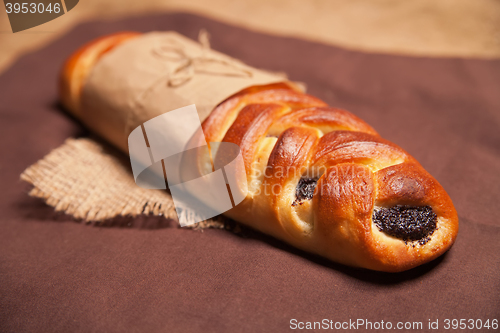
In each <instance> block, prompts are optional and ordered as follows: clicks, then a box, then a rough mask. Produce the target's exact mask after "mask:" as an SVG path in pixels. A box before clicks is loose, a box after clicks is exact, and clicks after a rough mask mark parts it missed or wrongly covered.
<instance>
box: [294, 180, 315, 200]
mask: <svg viewBox="0 0 500 333" xmlns="http://www.w3.org/2000/svg"><path fill="white" fill-rule="evenodd" d="M317 183H318V178H300V180H299V183H298V184H297V187H296V188H295V200H294V201H293V203H292V206H297V204H299V205H302V203H303V201H304V200H311V199H312V197H313V195H314V189H315V188H316V184H317Z"/></svg>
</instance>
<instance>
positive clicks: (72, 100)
mask: <svg viewBox="0 0 500 333" xmlns="http://www.w3.org/2000/svg"><path fill="white" fill-rule="evenodd" d="M139 35H140V33H138V32H118V33H115V34H111V35H107V36H103V37H101V38H97V39H94V40H92V41H90V42H89V43H87V44H85V45H83V46H82V47H80V48H79V49H78V50H76V51H75V52H74V53H73V54H72V55H71V56H70V57H69V58H68V59H67V60H66V62H65V63H64V65H63V67H62V70H61V73H60V75H59V96H60V99H61V103H62V104H63V106H64V107H65V108H66V109H67V110H68V111H70V112H71V113H73V114H74V115H76V116H78V115H79V112H80V94H81V91H82V88H83V84H84V82H85V79H86V78H87V76H88V75H89V73H90V70H91V69H92V68H93V67H94V65H95V63H96V62H97V61H98V60H99V58H100V57H102V56H103V55H104V54H105V53H106V52H109V51H110V50H112V49H113V48H114V47H116V46H118V45H120V44H121V43H123V42H125V41H127V40H130V39H131V38H135V37H137V36H139Z"/></svg>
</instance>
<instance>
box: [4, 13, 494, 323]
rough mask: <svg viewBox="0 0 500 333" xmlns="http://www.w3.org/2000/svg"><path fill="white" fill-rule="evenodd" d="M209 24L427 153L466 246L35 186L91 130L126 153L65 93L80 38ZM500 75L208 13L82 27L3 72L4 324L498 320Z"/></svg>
mask: <svg viewBox="0 0 500 333" xmlns="http://www.w3.org/2000/svg"><path fill="white" fill-rule="evenodd" d="M201 28H206V29H207V30H208V31H209V33H210V34H211V35H212V39H211V42H212V47H213V48H214V49H216V50H218V51H220V52H223V53H226V54H229V55H230V56H233V57H235V58H238V59H241V60H242V61H244V62H245V63H247V64H249V65H252V66H255V67H257V68H265V69H269V70H271V71H284V72H286V73H288V74H289V77H290V78H291V79H292V80H297V81H302V82H305V83H307V85H308V92H310V93H311V94H313V95H315V96H318V97H319V98H321V99H324V100H325V101H326V102H328V103H329V104H330V105H334V106H339V107H342V108H345V109H347V110H350V111H352V112H353V113H355V114H356V115H358V116H360V117H361V118H363V119H364V120H366V121H367V122H368V123H370V124H371V125H372V126H373V127H374V128H375V129H377V131H379V133H380V134H381V135H382V136H383V137H385V138H387V139H389V140H391V141H393V142H395V143H397V144H398V145H400V146H402V147H403V148H405V149H406V150H408V151H409V152H410V153H411V154H412V155H413V156H415V157H416V158H417V159H418V160H419V161H420V162H421V163H422V165H423V166H424V167H425V168H426V169H427V170H428V171H429V172H430V173H431V174H432V175H433V176H434V177H435V178H436V179H437V180H438V181H439V182H440V183H441V184H442V185H443V187H444V188H445V189H446V190H447V191H448V193H449V194H450V196H451V198H452V199H453V201H454V204H455V206H456V208H457V211H458V214H459V217H460V232H459V235H458V239H457V242H456V243H455V245H454V246H453V247H452V249H451V250H450V251H449V252H448V253H447V254H446V255H444V256H442V257H441V258H439V259H438V260H435V261H433V262H432V263H430V264H428V265H424V266H421V267H418V268H416V269H413V270H411V271H408V272H404V273H401V274H384V273H377V272H371V271H366V270H358V269H353V268H349V267H345V266H342V265H338V264H335V263H331V262H329V261H327V260H324V259H321V258H318V257H315V256H312V255H309V254H306V253H303V252H301V251H298V250H296V249H294V248H292V247H290V246H287V245H285V244H283V243H281V242H279V241H276V240H274V239H271V238H269V237H266V236H263V235H261V234H259V233H256V232H252V231H251V230H244V232H243V233H242V234H240V235H242V236H243V237H242V236H238V235H235V234H234V233H230V232H225V231H222V230H211V229H204V231H203V233H201V232H195V231H192V230H186V229H185V228H178V227H177V226H176V223H175V221H172V220H168V219H165V218H163V217H155V216H150V215H147V216H146V215H139V216H137V217H135V218H134V217H117V218H113V219H109V220H107V222H106V223H105V224H99V225H100V227H92V226H86V225H84V224H82V223H74V222H71V221H72V220H74V218H72V217H71V216H69V215H67V214H63V213H57V212H55V211H54V209H53V208H52V207H50V206H47V205H46V204H45V203H43V201H42V200H40V199H37V198H32V197H30V196H29V195H28V193H29V191H31V189H32V187H31V186H30V185H28V184H26V182H23V181H20V180H19V175H20V174H21V173H22V172H23V171H24V170H25V169H26V168H27V167H29V166H30V165H32V164H34V163H36V162H37V161H39V160H40V159H42V158H44V156H46V155H47V154H49V153H50V152H51V151H53V150H54V149H56V148H58V147H60V146H61V145H62V144H64V142H65V141H66V140H68V139H69V138H77V139H76V141H69V142H67V145H77V146H85V145H88V144H89V142H90V144H89V146H88V147H86V148H84V149H85V151H89V152H90V151H92V150H93V149H94V151H99V150H100V149H103V148H102V147H104V150H105V151H106V152H108V153H109V156H108V157H109V158H112V159H115V158H116V156H118V159H120V158H123V159H125V160H126V156H125V155H123V154H122V155H120V154H121V153H118V152H117V151H116V150H113V148H111V147H108V146H106V144H104V143H100V144H99V145H97V146H96V145H94V143H93V142H94V141H88V139H87V138H88V135H89V133H87V132H86V131H85V130H84V129H83V127H82V126H81V125H80V124H79V123H78V122H76V121H75V120H74V119H72V118H71V117H69V116H67V115H66V114H65V113H63V112H62V111H61V110H60V108H59V107H58V104H57V93H56V86H55V82H56V77H57V72H58V70H59V68H60V66H61V63H62V61H63V60H64V59H65V58H66V57H67V56H68V55H69V54H70V53H71V52H72V51H73V50H74V49H75V48H77V47H78V46H79V45H81V44H82V43H84V42H86V41H88V40H90V39H92V38H94V37H97V36H99V35H101V34H104V33H109V32H113V31H120V30H139V31H151V30H176V31H179V32H180V33H182V34H184V35H186V36H188V37H190V38H193V39H195V38H196V37H197V34H198V32H199V30H200V29H201ZM499 87H500V61H498V60H489V61H486V60H474V59H432V58H414V57H401V56H391V55H382V54H367V53H360V52H352V51H346V50H343V49H339V48H336V47H333V46H326V45H321V44H317V43H311V42H307V41H302V40H297V39H291V38H281V37H273V36H268V35H263V34H259V33H254V32H250V31H246V30H242V29H238V28H234V27H230V26H227V25H224V24H220V23H217V22H214V21H211V20H208V19H205V18H201V17H196V16H192V15H185V14H172V15H162V16H149V17H143V18H137V19H127V20H123V21H116V22H106V23H99V22H94V23H88V24H85V25H82V26H79V27H78V28H76V29H75V30H73V31H72V32H70V33H69V34H68V35H67V36H65V37H64V38H62V39H60V40H58V41H56V42H55V43H53V44H51V45H49V46H48V47H46V48H44V49H42V50H40V51H38V52H36V53H33V54H30V55H27V56H25V57H23V58H21V59H19V60H18V62H17V63H16V64H15V65H14V66H13V67H11V68H10V69H9V70H8V71H6V72H5V73H4V74H3V75H2V76H1V77H0V88H1V89H0V100H1V101H2V103H1V104H0V116H1V121H0V133H2V140H0V156H1V162H0V184H1V185H2V191H0V209H1V215H0V331H2V332H23V331H30V332H33V331H37V332H40V331H51V332H54V331H60V332H88V331H99V332H102V331H106V332H123V331H135V332H144V331H148V332H165V331H167V332H283V331H290V320H291V319H297V320H298V321H322V320H323V319H327V320H332V321H333V322H336V321H340V322H349V320H357V319H364V320H368V321H372V322H375V321H377V322H380V321H382V320H383V321H384V322H388V321H390V322H392V323H393V324H394V325H396V323H397V322H406V321H411V322H422V323H423V329H422V330H420V331H422V332H425V331H430V330H429V329H428V322H429V320H430V321H434V322H435V321H436V320H438V321H439V328H440V329H439V330H435V331H443V330H444V327H445V326H444V325H445V320H446V319H467V320H468V319H482V321H483V322H485V321H486V320H487V319H490V323H491V320H492V319H494V318H497V319H498V318H500V306H499V304H500V302H499V299H500V297H499V294H500V275H499V274H498V272H499V271H500V255H499V253H500V242H499V241H498V240H499V239H500V222H499V220H498V216H499V214H500V206H499V205H498V195H499V193H500V191H499V187H500V174H499V173H498V170H500V132H499V131H498V128H499V125H500V113H499V111H498V110H500V95H499V94H498V91H499ZM70 140H74V139H70ZM95 142H98V141H95ZM57 151H58V150H56V152H57ZM59 152H61V151H60V150H59ZM99 154H100V153H99ZM115 154H117V155H115ZM49 156H50V155H49ZM99 156H101V157H104V156H107V155H102V154H100V155H99ZM111 156H113V157H111ZM120 156H121V157H120ZM82 158H83V157H82ZM81 163H84V162H83V161H82V162H81ZM77 170H79V167H78V166H75V172H77ZM123 172H127V170H126V169H124V170H123ZM114 176H116V175H111V176H110V177H114ZM54 177H57V175H54ZM110 182H113V180H112V178H110ZM122 192H123V196H125V197H126V196H127V193H126V191H125V190H123V191H122ZM148 196H150V195H149V194H148ZM136 199H137V200H141V199H138V198H131V199H130V200H136ZM56 200H58V201H57V202H58V203H59V204H60V205H61V206H60V207H61V208H63V209H67V208H68V207H65V206H64V205H65V204H64V200H65V198H59V199H56ZM102 200H105V199H102ZM61 202H62V203H61ZM54 203H55V202H54ZM146 207H147V208H146V210H153V211H154V210H155V206H149V207H148V206H147V205H146ZM157 208H158V209H160V208H159V207H157ZM162 209H164V208H162ZM100 213H103V212H102V210H101V209H99V210H95V211H93V212H92V213H89V214H94V215H93V216H94V217H95V216H99V214H100ZM131 213H132V212H131ZM83 215H84V214H83ZM83 215H82V217H83ZM87 215H88V214H87ZM88 216H89V215H88ZM108 226H117V227H108ZM127 226H130V227H127ZM359 331H363V329H361V328H360V329H359ZM475 331H481V330H475ZM483 331H487V330H484V329H483ZM490 331H492V330H491V329H490Z"/></svg>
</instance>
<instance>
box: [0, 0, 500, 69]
mask: <svg viewBox="0 0 500 333" xmlns="http://www.w3.org/2000/svg"><path fill="white" fill-rule="evenodd" d="M175 11H185V12H192V13H195V14H198V15H203V16H208V17H210V18H213V19H216V20H219V21H222V22H226V23H230V24H233V25H237V26H241V27H244V28H249V29H253V30H257V31H260V32H264V33H271V34H278V35H286V36H294V37H300V38H304V39H309V40H313V41H319V42H324V43H328V44H334V45H338V46H342V47H347V48H351V49H355V50H362V51H374V52H387V53H398V54H412V55H429V56H461V57H483V58H484V57H485V58H498V57H500V1H498V0H412V1H400V0H352V1H342V0H310V1H302V0H252V1H233V0H211V1H204V0H143V1H133V0H106V1H101V0H81V1H80V2H79V4H78V5H77V6H76V7H75V9H73V10H72V11H71V12H69V13H68V14H66V15H63V16H61V17H59V18H57V19H56V20H53V21H51V22H48V23H46V24H43V25H41V26H38V27H35V28H32V29H29V30H27V31H25V32H19V33H16V34H13V33H12V32H11V29H10V25H9V22H8V18H7V14H6V12H5V11H4V10H3V9H2V10H0V32H1V33H0V45H1V47H0V70H3V69H5V68H6V67H7V66H9V64H11V63H12V61H13V60H14V59H16V58H17V57H18V56H19V55H20V54H23V53H25V52H27V51H31V50H34V49H37V48H39V47H41V46H43V45H45V44H47V43H48V42H50V41H52V40H55V39H56V38H58V37H60V36H61V35H63V34H64V33H65V32H66V31H68V30H69V29H70V28H71V27H73V26H75V25H76V24H78V23H80V22H82V21H87V20H91V19H96V18H105V19H110V20H113V19H118V18H122V17H125V16H131V15H141V14H146V13H158V12H175Z"/></svg>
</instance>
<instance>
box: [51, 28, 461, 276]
mask: <svg viewBox="0 0 500 333" xmlns="http://www.w3.org/2000/svg"><path fill="white" fill-rule="evenodd" d="M138 35H139V34H137V33H128V32H126V33H118V34H114V35H110V36H106V37H103V38H100V39H98V40H95V41H92V42H91V43H89V44H87V45H85V46H84V47H82V48H81V49H80V50H78V51H77V52H75V53H74V54H73V55H72V56H71V57H70V58H69V59H68V61H67V62H66V64H65V65H64V67H63V70H62V73H61V81H60V92H61V100H62V102H63V104H64V105H65V106H66V107H67V108H68V110H69V111H70V112H71V113H73V114H74V115H75V116H76V117H78V118H81V117H82V114H83V113H85V110H81V100H80V99H81V91H82V87H83V85H84V82H85V79H86V77H87V76H88V74H89V72H90V71H91V69H92V67H93V66H94V64H95V63H96V62H97V61H98V60H99V58H100V57H101V56H102V55H103V54H104V53H106V52H108V51H109V50H110V49H112V48H113V47H115V46H117V45H119V44H121V43H123V42H125V41H127V40H129V39H132V38H136V37H137V36H138ZM202 128H203V132H204V135H205V137H206V142H232V143H235V144H237V145H238V146H239V147H240V149H241V152H242V157H243V159H244V164H245V171H246V177H247V181H248V189H249V193H248V195H247V197H246V199H245V200H244V201H243V202H242V203H240V204H239V205H238V206H236V207H235V208H233V209H232V210H230V211H228V212H226V215H227V216H229V217H231V218H233V219H235V220H237V221H239V222H242V223H244V224H246V225H248V226H250V227H252V228H255V229H257V230H260V231H262V232H264V233H267V234H269V235H272V236H274V237H276V238H279V239H281V240H283V241H285V242H287V243H289V244H292V245H293V246H295V247H297V248H300V249H303V250H305V251H308V252H312V253H316V254H319V255H321V256H324V257H327V258H329V259H331V260H334V261H336V262H339V263H343V264H347V265H351V266H359V267H364V268H369V269H374V270H380V271H389V272H397V271H403V270H407V269H410V268H413V267H415V266H418V265H421V264H423V263H426V262H428V261H431V260H433V259H435V258H436V257H438V256H439V255H441V254H443V253H444V252H445V251H446V250H447V249H448V248H449V247H450V246H451V245H452V244H453V242H454V241H455V238H456V235H457V232H458V217H457V214H456V211H455V208H454V207H453V204H452V202H451V200H450V198H449V196H448V195H447V193H446V192H445V191H444V189H443V188H442V187H441V185H440V184H439V183H438V182H437V181H436V180H435V179H434V178H433V177H432V176H431V175H429V174H428V173H427V172H426V171H425V170H424V169H423V168H422V166H421V165H420V164H419V163H418V162H417V161H416V160H415V159H414V158H413V157H412V156H410V155H409V154H408V153H407V152H405V151H404V150H403V149H401V148H400V147H398V146H396V145H395V144H393V143H391V142H389V141H387V140H384V139H382V138H381V137H380V136H379V135H378V134H377V133H376V132H375V130H374V129H373V128H371V127H370V126H369V125H367V124H366V123H365V122H363V121H362V120H361V119H359V118H358V117H356V116H354V115H353V114H351V113H349V112H347V111H344V110H340V109H336V108H332V107H329V106H327V105H326V104H325V103H324V102H323V101H321V100H319V99H317V98H315V97H312V96H310V95H307V94H303V93H301V92H300V91H298V90H297V89H296V88H295V86H294V85H293V84H290V83H286V82H284V83H278V84H272V85H266V86H254V87H250V88H247V89H244V90H242V91H240V92H239V93H237V94H235V95H233V96H231V97H229V98H228V99H226V100H225V101H224V102H222V103H221V104H219V105H218V106H217V107H216V108H215V109H214V110H213V111H212V113H211V114H210V115H209V117H208V118H207V119H206V120H205V121H204V122H203V124H202ZM99 134H102V133H99ZM194 139H196V138H194ZM206 158H207V156H206V155H199V157H198V161H197V162H198V163H197V165H198V169H199V171H200V173H202V174H206V173H208V172H211V170H206V168H207V167H208V166H211V165H212V164H211V162H210V161H207V160H206ZM212 158H215V159H218V158H223V156H222V157H221V156H218V154H217V153H216V152H215V151H212ZM220 165H223V164H220Z"/></svg>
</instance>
